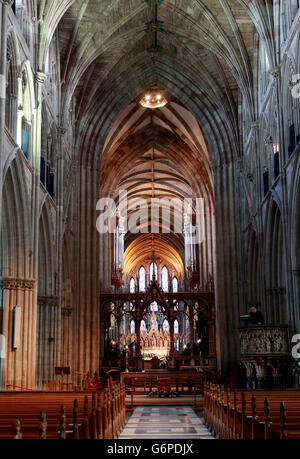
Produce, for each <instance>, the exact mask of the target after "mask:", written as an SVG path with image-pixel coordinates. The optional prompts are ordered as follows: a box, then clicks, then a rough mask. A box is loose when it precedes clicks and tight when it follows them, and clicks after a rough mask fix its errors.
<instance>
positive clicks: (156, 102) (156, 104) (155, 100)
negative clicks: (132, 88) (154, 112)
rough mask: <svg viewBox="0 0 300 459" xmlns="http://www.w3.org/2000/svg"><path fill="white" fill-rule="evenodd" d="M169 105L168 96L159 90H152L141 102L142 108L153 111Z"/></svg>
mask: <svg viewBox="0 0 300 459" xmlns="http://www.w3.org/2000/svg"><path fill="white" fill-rule="evenodd" d="M167 103H168V100H167V98H166V96H165V95H164V93H163V91H161V90H160V89H159V88H150V89H149V90H148V91H146V93H145V94H144V95H143V97H142V99H141V100H140V104H141V106H142V107H145V108H152V109H154V108H161V107H164V106H165V105H167Z"/></svg>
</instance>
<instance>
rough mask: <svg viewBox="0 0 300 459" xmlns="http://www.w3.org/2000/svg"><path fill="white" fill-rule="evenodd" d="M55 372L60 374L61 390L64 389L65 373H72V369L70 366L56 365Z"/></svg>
mask: <svg viewBox="0 0 300 459" xmlns="http://www.w3.org/2000/svg"><path fill="white" fill-rule="evenodd" d="M55 374H56V375H57V376H60V384H59V385H60V390H61V391H62V392H63V391H64V377H65V375H70V374H71V370H70V367H55Z"/></svg>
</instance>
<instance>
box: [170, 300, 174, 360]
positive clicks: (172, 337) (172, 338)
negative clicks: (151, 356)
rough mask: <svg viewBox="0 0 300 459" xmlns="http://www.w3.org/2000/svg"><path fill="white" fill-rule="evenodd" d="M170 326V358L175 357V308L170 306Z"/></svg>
mask: <svg viewBox="0 0 300 459" xmlns="http://www.w3.org/2000/svg"><path fill="white" fill-rule="evenodd" d="M169 326H170V358H171V359H172V358H173V357H174V353H175V350H174V308H173V305H172V306H170V311H169Z"/></svg>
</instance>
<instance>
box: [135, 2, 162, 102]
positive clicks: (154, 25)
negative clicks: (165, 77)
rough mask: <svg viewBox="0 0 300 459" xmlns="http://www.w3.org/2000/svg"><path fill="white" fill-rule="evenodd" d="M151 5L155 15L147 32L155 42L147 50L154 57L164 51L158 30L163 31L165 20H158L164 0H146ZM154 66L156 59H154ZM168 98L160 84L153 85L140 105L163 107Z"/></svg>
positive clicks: (147, 27) (149, 23) (147, 26)
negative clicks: (159, 7)
mask: <svg viewBox="0 0 300 459" xmlns="http://www.w3.org/2000/svg"><path fill="white" fill-rule="evenodd" d="M145 1H146V3H147V4H148V5H149V6H153V7H154V15H153V18H152V21H150V22H147V23H146V30H145V31H146V33H151V34H152V35H153V44H152V45H151V46H150V47H149V48H148V49H147V51H148V52H149V53H150V54H151V55H152V57H154V56H155V55H157V54H159V53H161V52H162V46H160V45H159V44H158V32H163V30H164V29H163V21H159V20H158V5H160V4H161V3H162V1H163V0H145ZM153 66H154V59H153ZM167 103H168V100H167V98H166V96H165V94H164V91H162V90H161V89H160V88H159V87H158V86H152V87H151V88H149V89H148V90H147V91H146V92H145V94H144V95H143V96H142V98H141V99H140V105H141V106H142V107H145V108H151V109H155V108H162V107H164V106H165V105H167Z"/></svg>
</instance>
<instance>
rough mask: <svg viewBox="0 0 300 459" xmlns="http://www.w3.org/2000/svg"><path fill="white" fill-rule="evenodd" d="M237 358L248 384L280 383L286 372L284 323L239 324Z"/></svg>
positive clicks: (286, 342) (288, 355)
mask: <svg viewBox="0 0 300 459" xmlns="http://www.w3.org/2000/svg"><path fill="white" fill-rule="evenodd" d="M240 359H241V363H242V364H243V365H244V366H245V367H246V371H247V381H248V382H247V384H248V387H250V388H259V389H260V388H271V387H284V386H286V385H287V384H288V381H287V376H288V374H289V360H290V352H289V335H288V326H287V325H259V326H258V325H246V326H243V327H241V328H240Z"/></svg>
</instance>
